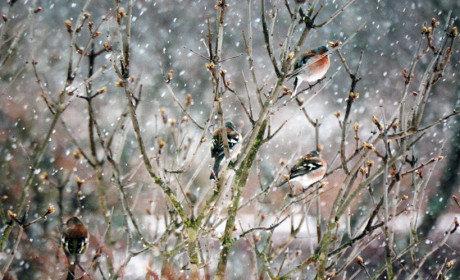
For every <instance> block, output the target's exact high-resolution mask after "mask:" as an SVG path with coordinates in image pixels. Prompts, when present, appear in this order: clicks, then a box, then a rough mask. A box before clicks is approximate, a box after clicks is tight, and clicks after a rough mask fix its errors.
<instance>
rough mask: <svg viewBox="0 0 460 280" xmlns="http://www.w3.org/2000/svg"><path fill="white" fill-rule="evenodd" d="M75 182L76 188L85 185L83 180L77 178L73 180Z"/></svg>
mask: <svg viewBox="0 0 460 280" xmlns="http://www.w3.org/2000/svg"><path fill="white" fill-rule="evenodd" d="M75 182H76V183H77V185H78V187H81V186H82V185H83V184H84V183H85V180H83V179H80V178H79V177H77V179H75Z"/></svg>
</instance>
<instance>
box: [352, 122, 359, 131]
mask: <svg viewBox="0 0 460 280" xmlns="http://www.w3.org/2000/svg"><path fill="white" fill-rule="evenodd" d="M353 130H354V131H355V132H358V130H359V123H358V122H355V124H354V125H353Z"/></svg>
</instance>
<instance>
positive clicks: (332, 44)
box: [328, 40, 341, 48]
mask: <svg viewBox="0 0 460 280" xmlns="http://www.w3.org/2000/svg"><path fill="white" fill-rule="evenodd" d="M340 43H341V42H340V41H339V40H337V41H335V42H328V44H329V46H331V48H335V47H338V46H339V45H340Z"/></svg>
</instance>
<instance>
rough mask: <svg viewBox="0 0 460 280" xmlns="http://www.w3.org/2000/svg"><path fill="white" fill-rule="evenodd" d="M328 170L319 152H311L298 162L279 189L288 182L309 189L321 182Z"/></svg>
mask: <svg viewBox="0 0 460 280" xmlns="http://www.w3.org/2000/svg"><path fill="white" fill-rule="evenodd" d="M326 170H327V162H326V161H325V160H324V159H322V158H320V157H319V154H318V151H311V152H309V153H308V154H306V155H304V156H303V157H301V158H300V159H299V160H298V161H297V163H296V164H295V165H294V166H293V167H292V168H291V170H290V172H289V175H287V176H285V178H286V179H285V180H284V181H283V182H282V183H281V184H279V185H278V186H277V187H281V186H282V185H284V184H286V183H287V182H288V181H291V182H299V183H301V184H302V186H303V187H308V186H310V185H311V184H313V183H315V182H318V181H319V180H321V179H322V178H323V177H324V175H325V174H326Z"/></svg>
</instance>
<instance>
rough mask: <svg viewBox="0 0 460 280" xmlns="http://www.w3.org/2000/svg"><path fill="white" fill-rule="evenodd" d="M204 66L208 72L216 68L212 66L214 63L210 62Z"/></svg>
mask: <svg viewBox="0 0 460 280" xmlns="http://www.w3.org/2000/svg"><path fill="white" fill-rule="evenodd" d="M205 66H206V68H208V69H209V70H211V69H214V68H215V67H216V65H215V64H214V61H211V62H210V63H206V64H205Z"/></svg>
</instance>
